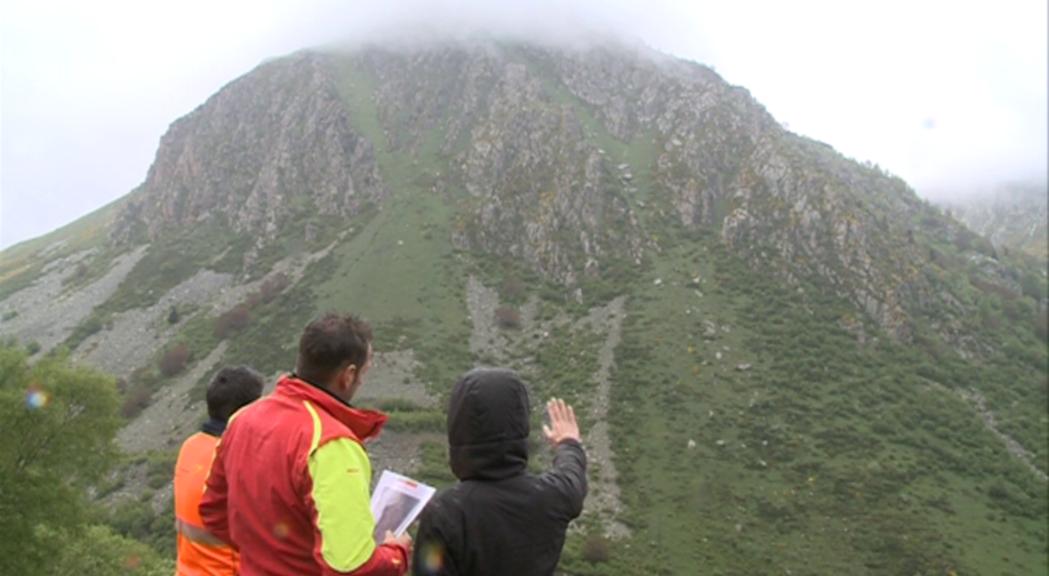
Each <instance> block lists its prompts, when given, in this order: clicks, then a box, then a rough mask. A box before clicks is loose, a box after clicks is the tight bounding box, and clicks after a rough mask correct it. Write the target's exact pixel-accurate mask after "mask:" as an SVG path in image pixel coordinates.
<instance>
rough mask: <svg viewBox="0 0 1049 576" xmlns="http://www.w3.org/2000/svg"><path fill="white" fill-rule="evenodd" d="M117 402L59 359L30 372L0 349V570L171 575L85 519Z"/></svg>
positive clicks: (101, 380) (106, 457)
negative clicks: (90, 490) (88, 489)
mask: <svg viewBox="0 0 1049 576" xmlns="http://www.w3.org/2000/svg"><path fill="white" fill-rule="evenodd" d="M117 404H118V399H117V391H116V388H115V386H114V384H113V381H112V380H111V379H109V378H107V377H105V376H103V375H101V374H98V373H95V372H92V371H90V370H85V369H80V368H74V367H72V366H71V365H70V364H69V362H68V360H67V359H66V358H64V357H61V356H57V357H52V358H47V359H44V360H42V361H40V362H39V363H37V364H35V365H34V366H32V367H30V366H29V365H28V363H27V359H26V355H25V352H24V351H22V350H21V349H19V348H16V347H12V346H8V345H5V346H2V347H0V467H2V468H3V470H2V471H0V515H2V516H3V518H4V522H3V524H2V526H0V572H2V573H4V574H63V575H66V574H68V575H72V574H77V575H80V574H87V575H92V576H93V575H98V576H102V575H110V574H117V573H121V574H133V575H135V576H146V575H154V574H161V573H164V574H169V573H170V572H171V570H172V569H173V566H172V565H171V564H170V563H169V562H166V561H163V560H160V558H159V556H158V554H157V553H156V552H155V551H153V550H152V549H150V548H148V547H147V546H145V545H144V544H141V543H139V542H137V541H134V540H131V539H128V538H125V537H122V536H119V535H117V534H114V533H113V531H112V530H111V529H110V528H109V527H107V526H105V525H102V524H99V523H98V522H95V521H93V520H92V516H93V514H94V512H93V510H92V504H91V503H89V502H88V500H87V497H86V495H85V494H86V489H87V488H88V487H89V486H92V485H94V484H96V483H97V482H99V481H100V480H101V479H102V478H103V476H104V475H105V474H106V472H107V471H108V469H109V467H110V466H111V465H112V463H113V461H114V458H115V452H114V450H113V443H112V441H113V436H114V434H115V433H116V430H117V427H118V426H119V423H120V420H119V418H118V417H117V415H116V410H117ZM169 527H170V524H169Z"/></svg>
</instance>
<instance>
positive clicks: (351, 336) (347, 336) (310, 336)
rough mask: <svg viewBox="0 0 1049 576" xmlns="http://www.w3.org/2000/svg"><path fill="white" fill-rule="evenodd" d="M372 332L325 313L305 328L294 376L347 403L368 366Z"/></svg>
mask: <svg viewBox="0 0 1049 576" xmlns="http://www.w3.org/2000/svg"><path fill="white" fill-rule="evenodd" d="M371 341H372V329H371V326H369V325H368V323H367V322H365V321H363V320H361V319H359V318H357V317H355V316H353V315H352V314H335V313H328V314H325V315H324V316H321V317H320V318H317V319H316V320H314V321H313V322H310V323H309V324H308V325H306V329H305V330H303V332H302V336H301V337H300V338H299V358H298V361H297V362H296V367H295V372H296V373H297V374H298V375H299V376H300V377H302V378H303V379H305V380H307V381H309V382H312V383H314V384H317V385H319V386H324V387H325V388H327V389H328V391H329V392H331V393H333V394H335V395H336V396H338V397H339V398H342V399H343V400H345V401H347V402H349V401H350V399H352V398H353V395H354V394H356V393H357V390H358V389H359V388H360V387H361V384H362V383H363V382H364V375H365V373H367V372H368V368H369V367H370V366H371V356H372V345H371Z"/></svg>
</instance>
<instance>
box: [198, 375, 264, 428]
mask: <svg viewBox="0 0 1049 576" xmlns="http://www.w3.org/2000/svg"><path fill="white" fill-rule="evenodd" d="M262 384H263V383H262V376H259V374H258V373H257V372H255V371H254V370H252V369H251V368H248V367H247V366H237V367H234V368H223V369H222V370H219V372H218V374H215V377H214V378H212V379H211V383H210V384H208V392H207V402H208V416H209V417H210V418H212V419H213V420H218V421H220V422H226V421H227V420H229V417H230V416H232V415H233V413H234V412H236V411H237V410H240V409H241V407H243V406H246V405H248V404H251V403H252V402H254V401H256V400H258V399H259V396H262Z"/></svg>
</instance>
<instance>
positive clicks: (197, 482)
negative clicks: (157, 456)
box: [175, 432, 240, 576]
mask: <svg viewBox="0 0 1049 576" xmlns="http://www.w3.org/2000/svg"><path fill="white" fill-rule="evenodd" d="M218 440H219V439H218V438H216V437H215V436H211V435H210V434H205V433H204V432H197V433H196V434H194V435H192V436H190V437H189V438H187V439H186V441H185V442H183V444H182V448H181V449H180V450H179V453H178V462H177V463H176V464H175V526H176V529H177V530H178V535H177V538H178V566H177V571H176V576H227V575H229V576H232V575H234V574H237V572H238V568H239V565H240V558H239V556H238V555H237V552H236V551H235V550H234V549H232V548H230V547H229V546H228V545H227V544H225V543H224V542H222V541H221V540H219V539H217V538H215V537H214V536H212V535H211V533H210V532H208V531H207V530H206V529H205V528H204V523H203V522H201V520H200V511H198V510H197V508H198V506H200V498H201V496H202V495H203V494H204V483H205V481H206V480H207V478H208V472H209V471H210V470H211V461H212V460H213V459H214V458H215V444H217V443H218Z"/></svg>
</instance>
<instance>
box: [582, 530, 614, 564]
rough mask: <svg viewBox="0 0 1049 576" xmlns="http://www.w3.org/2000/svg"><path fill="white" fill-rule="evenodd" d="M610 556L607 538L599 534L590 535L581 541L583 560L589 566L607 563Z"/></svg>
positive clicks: (610, 551)
mask: <svg viewBox="0 0 1049 576" xmlns="http://www.w3.org/2000/svg"><path fill="white" fill-rule="evenodd" d="M611 556H612V550H611V546H609V543H608V538H605V537H604V536H602V535H600V534H590V535H589V536H587V537H586V540H584V541H583V560H586V561H587V562H589V563H591V564H598V563H601V562H608V559H609V558H610V557H611Z"/></svg>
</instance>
